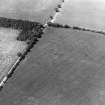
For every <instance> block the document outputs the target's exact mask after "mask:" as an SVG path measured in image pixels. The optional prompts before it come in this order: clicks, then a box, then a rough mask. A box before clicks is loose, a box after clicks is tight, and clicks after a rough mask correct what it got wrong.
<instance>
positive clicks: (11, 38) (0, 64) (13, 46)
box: [0, 17, 42, 86]
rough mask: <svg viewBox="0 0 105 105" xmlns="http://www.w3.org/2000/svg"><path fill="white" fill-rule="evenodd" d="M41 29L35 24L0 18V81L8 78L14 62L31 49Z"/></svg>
mask: <svg viewBox="0 0 105 105" xmlns="http://www.w3.org/2000/svg"><path fill="white" fill-rule="evenodd" d="M41 27H42V25H40V24H39V23H35V22H34V23H33V22H29V21H23V20H15V19H8V18H3V17H0V81H2V80H3V78H4V77H5V76H6V77H8V75H9V74H10V73H11V72H12V71H11V68H12V66H13V65H14V64H15V62H16V61H17V60H18V59H19V58H22V56H25V52H26V51H27V50H28V49H30V48H32V46H33V45H32V44H33V43H35V42H34V41H35V40H36V38H38V36H40V35H41ZM18 62H19V61H18ZM9 72H10V73H9ZM8 73H9V74H8ZM0 86H1V84H0Z"/></svg>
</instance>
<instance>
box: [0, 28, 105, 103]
mask: <svg viewBox="0 0 105 105" xmlns="http://www.w3.org/2000/svg"><path fill="white" fill-rule="evenodd" d="M104 46H105V36H103V35H101V34H96V33H92V32H86V31H85V32H83V31H78V30H75V31H74V30H72V29H63V28H61V29H60V28H59V29H57V28H48V29H47V30H46V32H45V34H44V35H43V37H42V38H41V39H40V41H39V42H38V43H37V46H35V47H34V48H33V49H32V50H31V52H30V53H29V54H28V56H27V57H26V59H25V60H24V61H23V62H22V63H21V64H20V65H19V66H18V68H17V69H16V71H15V73H14V75H13V76H12V78H10V79H9V80H8V81H7V83H6V85H5V87H4V88H3V90H2V91H1V94H0V103H2V105H7V104H8V105H29V104H30V105H101V104H103V105H104V104H105V101H104V97H105V95H104V93H105V82H104V80H105V66H104V65H105V47H104ZM7 92H8V94H7ZM5 100H6V101H5Z"/></svg>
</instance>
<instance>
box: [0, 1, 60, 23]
mask: <svg viewBox="0 0 105 105" xmlns="http://www.w3.org/2000/svg"><path fill="white" fill-rule="evenodd" d="M58 3H60V0H0V16H3V17H8V18H15V19H23V20H30V21H37V22H41V23H43V24H44V23H45V22H46V21H47V20H48V18H49V16H50V15H54V13H55V12H54V8H55V7H56V6H57V4H58Z"/></svg>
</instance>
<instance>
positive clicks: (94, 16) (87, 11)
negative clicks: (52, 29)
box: [55, 0, 105, 31]
mask: <svg viewBox="0 0 105 105" xmlns="http://www.w3.org/2000/svg"><path fill="white" fill-rule="evenodd" d="M60 11H61V12H60V13H58V15H57V16H56V19H55V22H56V23H60V24H68V25H70V26H79V27H83V28H89V29H93V30H98V31H105V23H104V21H105V1H104V0H65V2H64V3H63V6H62V9H61V10H60Z"/></svg>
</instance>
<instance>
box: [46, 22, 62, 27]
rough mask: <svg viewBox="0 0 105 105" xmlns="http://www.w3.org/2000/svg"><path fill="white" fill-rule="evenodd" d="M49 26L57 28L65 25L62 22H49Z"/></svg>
mask: <svg viewBox="0 0 105 105" xmlns="http://www.w3.org/2000/svg"><path fill="white" fill-rule="evenodd" d="M48 26H51V27H56V28H63V25H62V24H59V23H52V22H48Z"/></svg>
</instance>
